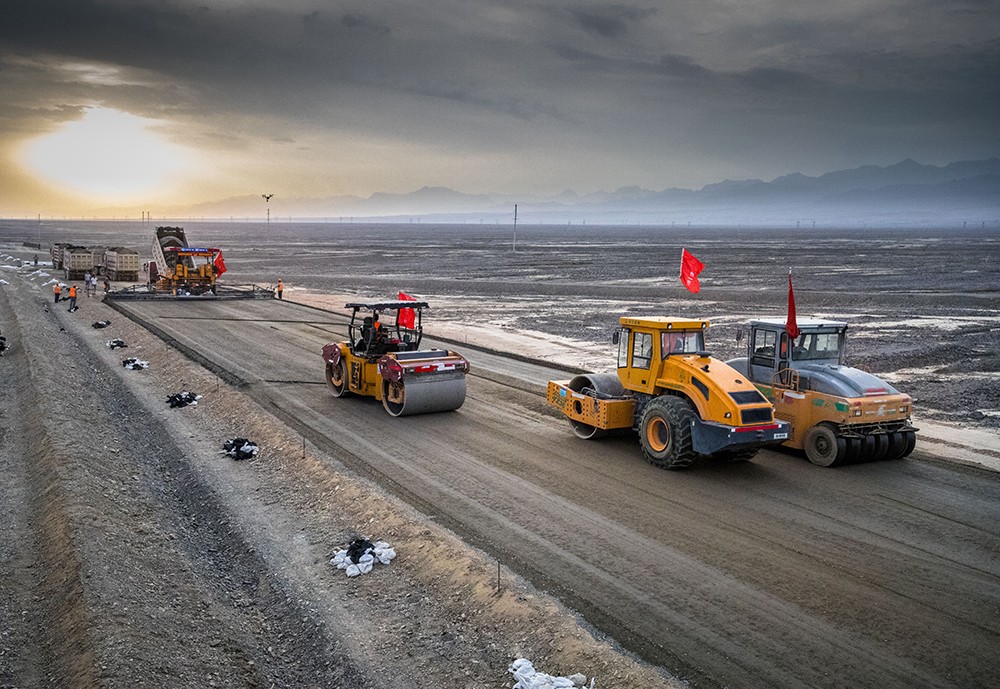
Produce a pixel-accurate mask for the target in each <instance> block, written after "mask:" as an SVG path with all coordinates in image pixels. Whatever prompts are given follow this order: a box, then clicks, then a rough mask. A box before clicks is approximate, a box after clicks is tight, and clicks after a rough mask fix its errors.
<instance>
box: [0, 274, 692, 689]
mask: <svg viewBox="0 0 1000 689" xmlns="http://www.w3.org/2000/svg"><path fill="white" fill-rule="evenodd" d="M11 283H12V284H11V285H10V286H5V287H4V288H3V289H2V290H0V323H2V324H3V327H2V330H3V332H4V334H5V335H7V337H8V339H9V340H10V341H12V343H13V348H12V350H11V351H10V352H9V353H8V355H7V356H6V357H4V358H3V359H2V360H0V383H2V384H3V388H4V389H5V390H7V391H8V394H5V395H3V399H2V401H0V412H2V416H0V428H2V430H0V439H2V444H0V467H2V469H3V471H4V474H5V476H6V477H7V480H6V481H5V482H4V485H3V487H2V488H0V497H2V498H3V500H2V508H0V517H2V518H4V519H5V520H6V522H7V523H8V524H9V525H10V526H11V528H10V529H8V530H6V531H5V535H4V537H3V539H2V541H0V558H2V563H3V570H4V572H5V577H4V581H5V585H4V586H3V587H2V589H0V591H2V595H0V634H2V635H3V637H2V638H3V639H4V643H3V644H2V646H3V648H4V649H5V650H4V653H3V654H2V655H0V684H2V685H7V686H16V687H20V688H22V689H23V688H25V687H35V686H39V687H41V686H106V687H118V686H121V687H125V686H128V687H133V686H172V687H205V686H219V687H225V686H231V687H253V686H261V687H271V686H331V687H333V686H344V687H347V686H350V687H469V688H472V687H484V688H485V687H505V686H510V685H511V684H512V679H511V676H510V675H509V674H508V672H507V667H508V665H509V663H510V662H511V661H512V660H513V659H514V658H516V657H518V656H524V657H528V658H530V659H531V660H532V661H533V662H534V663H535V665H536V667H538V668H539V669H542V670H544V671H545V672H548V673H550V674H556V675H558V674H570V673H574V672H581V673H583V674H586V675H588V676H595V675H596V676H597V685H598V686H615V687H653V686H680V685H679V683H677V682H676V681H675V680H672V679H671V678H669V677H666V676H665V675H664V674H663V673H662V672H661V671H659V670H658V669H656V668H652V667H650V666H648V665H645V664H643V663H641V662H639V661H637V660H636V659H634V658H633V657H631V656H629V655H628V654H626V653H624V652H622V651H621V650H619V649H618V648H617V647H616V646H614V645H613V644H612V643H611V642H610V641H608V640H605V639H601V638H597V637H596V636H595V635H594V634H593V632H592V631H591V630H590V629H589V628H587V627H586V626H585V625H584V624H583V623H582V622H581V621H580V620H579V619H578V618H577V617H576V616H575V615H574V614H573V613H572V612H571V611H569V610H567V609H566V608H564V607H563V606H561V605H560V604H558V603H557V602H556V601H554V600H553V599H552V598H550V597H549V596H547V595H545V594H543V593H541V592H539V591H537V590H534V589H533V588H532V587H530V586H529V585H528V584H527V583H525V582H524V581H523V580H521V579H520V578H519V577H517V576H515V575H514V574H512V573H511V572H510V571H507V570H506V569H505V568H504V567H503V566H500V567H499V570H498V566H497V563H496V562H495V561H493V560H491V559H490V558H488V557H486V556H485V555H484V554H483V553H482V552H479V551H477V550H475V549H474V548H471V547H469V546H466V545H464V544H463V543H462V542H461V541H460V540H458V539H457V538H456V537H455V536H453V535H452V534H451V533H450V532H448V531H447V530H445V529H442V528H440V527H439V526H437V525H435V524H433V523H431V522H429V521H428V520H426V519H424V518H422V517H421V516H420V515H418V514H417V513H416V512H415V511H413V510H412V509H411V508H409V507H408V506H406V505H404V504H402V503H400V502H398V501H396V500H394V499H393V498H391V497H390V496H388V495H386V494H385V493H383V492H382V491H381V490H379V489H378V488H377V487H376V486H374V485H372V484H370V483H368V482H367V481H365V480H364V479H362V478H360V477H357V476H355V475H352V474H351V472H350V471H348V470H346V469H345V468H344V467H343V465H341V464H340V462H339V461H338V458H337V457H336V456H332V455H330V454H329V453H324V452H319V451H317V450H316V449H315V448H314V447H312V446H311V445H310V444H309V443H308V442H303V440H302V439H301V437H299V436H297V435H295V434H294V433H291V432H290V431H289V430H288V429H287V428H286V427H285V426H284V425H283V424H281V423H280V422H278V421H277V420H276V419H275V418H274V416H272V415H271V414H270V413H269V412H268V411H267V410H266V409H263V408H261V407H260V406H258V405H257V404H255V403H254V402H252V401H251V400H250V399H248V398H247V397H246V396H245V395H243V394H242V393H241V392H240V391H239V390H237V389H234V388H232V387H230V386H229V385H227V384H226V383H224V382H221V381H219V380H218V379H217V378H216V377H215V376H214V375H213V374H210V373H208V372H207V371H206V370H204V369H202V368H201V367H199V366H196V365H194V364H192V363H191V362H189V361H188V360H187V359H185V358H184V357H182V356H181V355H180V354H179V353H177V352H176V351H174V350H172V349H170V348H168V347H166V346H165V345H164V344H163V343H162V342H161V341H160V340H157V339H156V338H154V337H153V336H152V335H151V334H149V333H148V332H147V331H145V330H143V329H142V328H140V327H138V326H136V325H135V324H133V323H131V322H130V321H127V320H126V319H124V318H122V317H121V316H120V315H119V314H117V313H115V312H114V311H112V310H111V309H109V308H108V307H107V306H105V305H103V304H101V303H99V302H98V300H96V299H89V300H88V299H86V298H81V299H80V309H79V311H77V312H75V313H69V312H67V310H66V304H65V303H61V304H58V305H53V304H51V297H50V296H49V295H48V294H47V293H46V292H45V291H44V290H41V289H39V288H38V287H37V286H35V285H34V284H33V283H29V282H28V281H22V280H21V279H20V278H18V277H17V276H12V278H11ZM99 320H110V321H111V322H112V325H111V326H110V327H108V328H105V329H103V330H98V329H93V328H92V327H91V323H93V322H96V321H99ZM192 327H196V325H193V326H192ZM111 338H121V339H123V340H124V341H125V342H126V343H128V348H127V349H120V350H114V351H112V350H109V349H108V348H107V347H106V346H105V342H106V340H108V339H111ZM125 356H136V357H139V358H140V359H143V360H147V361H148V362H149V364H150V368H149V369H148V370H145V371H131V370H126V369H124V368H123V367H122V366H121V360H122V359H123V358H125ZM182 389H188V390H192V391H195V392H197V393H199V394H202V395H203V396H204V397H203V399H202V400H201V401H200V402H199V404H198V405H197V406H196V407H187V408H183V409H170V408H169V407H168V405H167V404H166V398H167V396H168V395H171V394H173V393H175V392H179V391H181V390H182ZM231 437H247V438H250V439H252V440H254V441H255V442H257V443H259V444H260V445H261V447H262V448H263V449H262V452H261V454H260V455H259V456H258V457H257V458H255V459H254V460H251V461H245V462H235V461H233V460H231V459H229V458H228V457H225V456H223V455H221V454H220V450H221V446H222V443H223V442H224V441H225V440H226V439H229V438H231ZM355 535H364V536H372V537H376V538H380V539H383V540H386V541H389V542H390V543H391V544H392V545H393V547H394V548H395V549H396V550H397V552H398V553H399V556H398V557H397V558H396V560H394V561H393V562H392V564H391V565H389V566H386V567H381V566H380V567H378V568H376V569H375V570H374V571H373V572H372V573H370V574H368V575H365V576H362V577H358V578H354V579H348V578H346V577H345V576H344V574H343V572H341V571H338V570H336V569H334V568H333V567H331V566H330V565H329V564H328V560H329V558H330V556H331V554H332V552H333V551H334V550H335V549H337V548H339V547H341V546H343V545H344V544H346V543H347V542H348V541H349V540H350V539H351V538H353V537H354V536H355ZM498 571H499V581H500V586H499V591H498V590H497V579H498Z"/></svg>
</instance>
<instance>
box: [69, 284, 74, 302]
mask: <svg viewBox="0 0 1000 689" xmlns="http://www.w3.org/2000/svg"><path fill="white" fill-rule="evenodd" d="M69 298H70V299H76V285H73V286H72V287H70V288H69Z"/></svg>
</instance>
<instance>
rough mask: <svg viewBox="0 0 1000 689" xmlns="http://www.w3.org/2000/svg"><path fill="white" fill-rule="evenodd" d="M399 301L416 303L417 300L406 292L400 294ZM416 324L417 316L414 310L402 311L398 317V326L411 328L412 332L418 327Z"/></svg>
mask: <svg viewBox="0 0 1000 689" xmlns="http://www.w3.org/2000/svg"><path fill="white" fill-rule="evenodd" d="M399 300H400V301H416V299H415V298H413V297H411V296H410V295H409V294H407V293H406V292H400V293H399ZM416 322H417V315H416V313H415V312H414V311H413V309H400V310H399V313H398V314H397V315H396V325H398V326H399V327H401V328H409V329H410V330H413V328H414V327H415V326H416Z"/></svg>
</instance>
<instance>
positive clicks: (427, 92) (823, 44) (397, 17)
mask: <svg viewBox="0 0 1000 689" xmlns="http://www.w3.org/2000/svg"><path fill="white" fill-rule="evenodd" d="M998 7H1000V6H998V4H997V2H996V0H836V1H831V0H816V1H814V0H655V1H654V0H624V1H623V2H619V3H601V2H573V1H570V0H546V1H544V2H526V1H524V2H522V1H521V0H417V1H412V2H396V1H386V0H363V1H360V0H357V1H354V2H340V1H338V0H275V1H273V2H265V1H263V0H260V1H254V0H247V1H244V0H200V1H194V2H188V1H186V0H121V1H118V0H7V1H6V2H4V4H3V12H2V15H0V158H2V168H0V214H2V213H4V212H7V213H14V212H18V213H32V214H33V213H34V212H36V211H38V212H42V213H46V212H59V211H60V210H62V211H67V210H73V209H86V208H88V207H90V206H93V205H97V206H106V205H108V204H109V203H121V204H140V206H141V204H169V203H194V202H198V201H204V200H210V199H216V198H223V197H228V196H242V195H248V194H259V193H263V192H265V191H266V192H270V193H274V194H276V195H279V196H284V197H291V196H295V197H299V196H332V195H341V194H355V195H360V196H368V195H370V194H372V193H373V192H377V191H390V192H407V191H412V190H415V189H417V188H420V187H422V186H447V187H451V188H453V189H457V190H459V191H464V192H468V193H486V192H499V193H510V194H525V195H546V194H554V193H558V192H560V191H562V190H565V189H573V190H575V191H577V192H579V193H586V192H590V191H597V190H613V189H616V188H619V187H622V186H630V185H638V186H642V187H645V188H649V189H656V190H659V189H663V188H666V187H674V186H676V187H685V188H700V187H701V186H703V185H705V184H708V183H712V182H716V181H720V180H723V179H726V178H730V179H744V178H761V179H765V180H770V179H773V178H774V177H777V176H779V175H782V174H785V173H788V172H796V171H797V172H803V173H805V174H810V175H818V174H822V173H824V172H828V171H831V170H836V169H843V168H848V167H855V166H859V165H865V164H876V165H891V164H894V163H897V162H900V161H901V160H904V159H906V158H913V159H915V160H917V161H918V162H920V163H928V164H935V165H943V164H947V163H949V162H952V161H956V160H970V159H981V158H987V157H990V156H996V155H1000V9H998ZM109 128H110V131H111V132H116V134H109V133H108V131H109ZM126 182H129V183H130V184H126ZM66 193H68V194H70V195H66Z"/></svg>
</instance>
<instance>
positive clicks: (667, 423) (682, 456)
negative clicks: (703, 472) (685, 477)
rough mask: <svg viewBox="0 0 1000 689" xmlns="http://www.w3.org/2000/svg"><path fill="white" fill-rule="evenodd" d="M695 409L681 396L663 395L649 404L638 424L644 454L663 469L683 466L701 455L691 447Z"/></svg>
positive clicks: (651, 462)
mask: <svg viewBox="0 0 1000 689" xmlns="http://www.w3.org/2000/svg"><path fill="white" fill-rule="evenodd" d="M694 419H695V411H694V408H693V407H692V406H691V404H690V403H689V402H688V401H687V400H684V399H681V398H680V397H673V396H670V395H663V396H662V397H656V398H654V399H653V400H651V401H650V402H649V404H647V405H646V409H645V410H644V411H643V412H642V421H640V423H639V444H640V445H641V446H642V454H643V455H644V456H645V457H646V461H648V462H649V463H650V464H652V465H653V466H657V467H659V468H661V469H683V468H684V467H687V466H690V465H691V463H692V462H693V461H694V460H695V459H697V458H698V455H697V454H696V453H695V451H694V450H693V449H692V448H691V423H692V421H694Z"/></svg>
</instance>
